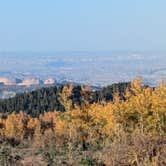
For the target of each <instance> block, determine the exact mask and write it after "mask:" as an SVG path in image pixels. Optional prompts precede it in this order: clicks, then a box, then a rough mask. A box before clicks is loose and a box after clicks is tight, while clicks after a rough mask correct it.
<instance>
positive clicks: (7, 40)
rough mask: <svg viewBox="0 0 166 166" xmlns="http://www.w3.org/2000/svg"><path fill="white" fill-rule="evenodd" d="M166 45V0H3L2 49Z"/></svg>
mask: <svg viewBox="0 0 166 166" xmlns="http://www.w3.org/2000/svg"><path fill="white" fill-rule="evenodd" d="M165 46H166V0H26V1H25V0H0V51H13V50H22V51H23V50H30V51H50V50H55V51H67V50H73V51H74V50H77V51H98V50H140V51H144V50H150V51H153V50H155V51H161V50H166V47H165Z"/></svg>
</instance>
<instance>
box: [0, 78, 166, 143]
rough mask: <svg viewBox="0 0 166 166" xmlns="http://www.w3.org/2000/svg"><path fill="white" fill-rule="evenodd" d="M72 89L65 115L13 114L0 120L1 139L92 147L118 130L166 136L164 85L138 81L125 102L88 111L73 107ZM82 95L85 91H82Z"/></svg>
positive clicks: (68, 91) (117, 99) (94, 106)
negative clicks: (31, 139)
mask: <svg viewBox="0 0 166 166" xmlns="http://www.w3.org/2000/svg"><path fill="white" fill-rule="evenodd" d="M72 88H73V87H72V86H70V87H68V88H64V89H63V91H62V94H61V102H62V103H63V105H65V108H66V110H68V111H66V112H63V113H60V112H56V111H54V112H48V113H44V114H43V115H40V117H39V118H32V117H30V116H28V115H26V114H25V113H23V112H20V113H19V114H16V113H12V114H10V115H8V116H7V119H3V118H2V117H1V118H0V136H1V137H2V136H3V137H6V138H15V139H18V140H22V139H23V138H29V137H30V138H34V139H35V140H36V141H38V142H40V139H41V138H44V139H45V142H47V143H48V142H49V139H51V140H53V139H54V140H56V139H60V140H61V141H63V140H64V141H78V142H82V143H95V142H97V141H99V140H104V139H107V138H108V139H109V138H111V137H112V136H113V135H114V133H115V132H116V127H117V126H121V127H122V128H123V129H124V131H127V132H134V131H136V130H139V131H142V132H144V131H146V132H148V133H150V134H152V135H153V134H160V135H161V134H165V132H166V85H165V84H164V83H161V84H160V85H159V86H158V87H156V88H155V89H154V88H151V87H144V86H143V84H142V79H141V77H139V78H138V79H137V80H136V81H134V82H133V83H132V84H131V87H130V88H129V89H128V90H127V91H126V93H125V98H126V100H120V97H119V96H118V94H116V95H115V96H114V101H113V102H110V103H96V104H91V105H88V107H83V108H82V107H81V108H80V107H75V109H72V106H71V105H72V101H71V100H70V99H69V96H70V95H71V93H72ZM83 93H85V89H84V91H83Z"/></svg>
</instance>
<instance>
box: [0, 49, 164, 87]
mask: <svg viewBox="0 0 166 166" xmlns="http://www.w3.org/2000/svg"><path fill="white" fill-rule="evenodd" d="M0 62H1V65H0V82H1V83H4V84H6V85H17V86H30V85H38V84H54V83H55V82H56V81H57V82H63V81H72V82H77V83H84V84H85V83H87V82H90V83H91V84H92V85H95V86H105V85H109V84H112V83H115V82H125V81H132V80H133V79H135V78H136V77H137V76H138V75H141V76H142V77H143V80H144V82H145V83H146V84H149V85H153V86H154V85H156V84H157V83H158V82H159V81H160V80H161V79H163V80H165V79H166V66H165V64H166V54H163V53H162V54H161V53H148V52H142V53H137V52H125V51H124V52H97V53H96V52H59V53H58V52H57V53H56V52H55V53H34V52H13V53H12V52H1V53H0Z"/></svg>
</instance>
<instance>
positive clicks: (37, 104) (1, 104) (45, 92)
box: [0, 83, 129, 116]
mask: <svg viewBox="0 0 166 166" xmlns="http://www.w3.org/2000/svg"><path fill="white" fill-rule="evenodd" d="M68 86H69V85H68ZM128 86H129V83H119V84H113V85H110V86H107V87H104V88H102V89H101V90H98V91H92V90H90V95H91V99H90V101H89V102H90V103H94V102H98V101H101V100H105V101H110V100H112V99H113V93H114V92H119V93H120V95H121V96H122V94H123V93H124V91H125V89H126V88H127V87H128ZM63 88H64V85H61V86H58V87H56V86H54V87H45V88H41V89H39V90H35V91H32V92H25V93H22V94H17V95H16V96H15V97H13V98H10V99H5V100H0V112H1V113H6V112H7V113H11V112H13V111H15V112H20V111H24V112H26V113H27V114H30V115H32V116H39V115H40V114H41V113H44V112H48V111H53V110H57V111H65V108H64V107H63V105H62V103H61V101H60V100H61V97H60V93H61V92H62V90H63ZM82 88H83V87H81V86H79V85H75V86H74V87H73V89H72V93H71V96H69V97H70V98H71V99H72V101H73V105H74V104H77V105H81V103H82V100H83V98H82V97H83V96H82V94H81V91H82Z"/></svg>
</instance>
